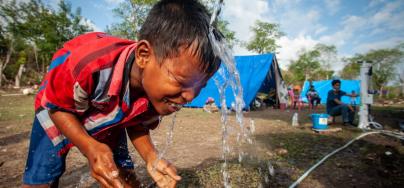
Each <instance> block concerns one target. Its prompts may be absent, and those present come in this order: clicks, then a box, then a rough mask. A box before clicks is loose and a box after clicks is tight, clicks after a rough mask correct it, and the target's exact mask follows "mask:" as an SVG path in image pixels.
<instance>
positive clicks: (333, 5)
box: [325, 0, 341, 15]
mask: <svg viewBox="0 0 404 188" xmlns="http://www.w3.org/2000/svg"><path fill="white" fill-rule="evenodd" d="M340 4H341V1H340V0H326V1H325V6H326V7H327V10H328V13H329V14H331V15H334V14H336V13H337V12H338V11H339V10H340Z"/></svg>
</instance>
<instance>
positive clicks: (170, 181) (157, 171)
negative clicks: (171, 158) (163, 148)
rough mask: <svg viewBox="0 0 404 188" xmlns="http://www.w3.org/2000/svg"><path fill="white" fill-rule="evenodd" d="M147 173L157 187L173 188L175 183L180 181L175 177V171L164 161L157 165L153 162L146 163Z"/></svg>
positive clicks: (178, 177)
mask: <svg viewBox="0 0 404 188" xmlns="http://www.w3.org/2000/svg"><path fill="white" fill-rule="evenodd" d="M156 160H158V159H156ZM154 165H155V166H154ZM147 171H148V172H149V174H150V176H151V177H152V178H153V180H154V181H155V182H156V183H157V186H159V187H169V188H171V187H175V186H176V185H177V181H180V180H181V177H180V176H178V175H177V169H175V167H174V166H173V165H171V164H170V163H169V162H168V161H166V160H164V159H161V160H159V161H158V162H157V163H156V162H155V161H152V162H149V163H147Z"/></svg>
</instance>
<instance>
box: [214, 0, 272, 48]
mask: <svg viewBox="0 0 404 188" xmlns="http://www.w3.org/2000/svg"><path fill="white" fill-rule="evenodd" d="M267 12H268V3H267V2H266V1H264V0H258V1H245V0H231V1H230V0H228V1H225V5H224V6H223V10H222V12H221V14H222V15H221V16H222V17H223V18H224V20H227V21H228V22H229V29H230V30H232V31H234V32H235V33H236V38H237V39H239V40H241V41H248V40H249V39H250V38H251V37H252V36H253V33H252V32H251V31H250V29H251V27H252V26H253V25H254V24H255V21H256V20H261V21H268V20H267V19H266V18H265V17H263V15H264V14H266V13H267ZM234 54H236V55H250V54H253V52H249V51H248V50H247V49H245V48H244V47H241V46H235V47H234Z"/></svg>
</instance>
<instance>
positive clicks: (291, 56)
mask: <svg viewBox="0 0 404 188" xmlns="http://www.w3.org/2000/svg"><path fill="white" fill-rule="evenodd" d="M317 43H318V41H316V40H314V39H312V38H311V37H310V36H302V35H301V36H298V37H296V38H289V37H286V36H283V37H281V38H280V39H279V41H278V45H279V46H281V48H280V49H279V53H278V54H277V55H276V56H277V58H278V61H279V65H280V66H281V68H286V67H287V66H288V65H289V64H290V62H291V61H292V60H297V58H298V56H299V53H300V52H301V50H304V49H306V50H310V49H312V48H313V47H314V46H315V45H316V44H317Z"/></svg>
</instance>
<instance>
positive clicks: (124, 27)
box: [106, 0, 238, 48]
mask: <svg viewBox="0 0 404 188" xmlns="http://www.w3.org/2000/svg"><path fill="white" fill-rule="evenodd" d="M156 2H157V0H125V1H123V2H122V3H120V4H119V6H118V8H115V9H114V10H113V11H114V14H115V15H116V16H117V17H119V18H121V19H122V21H121V22H119V23H115V24H112V25H111V26H108V27H107V29H106V32H107V33H110V34H112V35H115V36H119V37H123V38H128V39H132V40H137V35H138V33H139V30H140V29H141V27H142V25H143V23H144V21H145V20H146V17H147V14H148V13H149V11H150V9H151V8H152V6H153V4H155V3H156ZM215 2H216V1H214V0H204V1H202V3H203V4H204V5H205V6H206V7H207V8H208V11H209V12H213V9H214V3H215ZM128 7H131V8H128ZM215 24H216V26H217V28H218V29H219V30H220V31H221V32H222V34H223V35H224V37H225V38H226V41H227V43H228V44H229V46H230V48H231V47H232V46H233V45H234V44H236V43H237V42H238V41H237V40H236V39H235V33H234V32H233V31H230V30H229V29H228V28H227V27H228V24H229V23H228V22H227V21H224V20H222V19H221V18H220V17H219V18H218V20H217V22H216V23H215Z"/></svg>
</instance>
